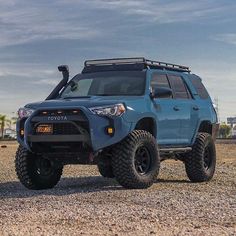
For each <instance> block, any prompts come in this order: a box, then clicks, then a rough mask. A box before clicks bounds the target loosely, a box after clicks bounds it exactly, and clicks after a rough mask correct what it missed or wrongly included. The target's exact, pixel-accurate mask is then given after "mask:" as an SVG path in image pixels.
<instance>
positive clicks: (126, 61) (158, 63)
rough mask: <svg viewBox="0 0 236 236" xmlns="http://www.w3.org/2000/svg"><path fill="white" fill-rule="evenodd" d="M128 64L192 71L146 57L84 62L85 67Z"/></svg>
mask: <svg viewBox="0 0 236 236" xmlns="http://www.w3.org/2000/svg"><path fill="white" fill-rule="evenodd" d="M127 64H143V65H144V66H149V67H151V68H156V69H165V70H173V71H179V72H188V73H190V72H191V71H190V69H189V67H187V66H183V65H177V64H172V63H167V62H161V61H153V60H148V59H145V58H144V57H133V58H113V59H98V60H87V61H85V62H84V66H85V67H89V66H108V65H127Z"/></svg>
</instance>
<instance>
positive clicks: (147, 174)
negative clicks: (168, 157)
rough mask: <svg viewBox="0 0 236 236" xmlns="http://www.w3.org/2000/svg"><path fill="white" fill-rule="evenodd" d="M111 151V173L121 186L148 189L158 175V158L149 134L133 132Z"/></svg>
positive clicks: (156, 149) (154, 142)
mask: <svg viewBox="0 0 236 236" xmlns="http://www.w3.org/2000/svg"><path fill="white" fill-rule="evenodd" d="M113 150H114V151H113V156H112V168H113V173H114V175H115V177H116V179H117V181H118V182H119V183H120V184H121V185H122V186H124V187H126V188H148V187H150V186H151V185H152V184H153V182H154V181H155V180H156V178H157V175H158V173H159V168H160V157H159V152H158V148H157V143H156V140H155V138H154V137H153V136H152V135H151V134H150V133H148V132H147V131H144V130H134V131H133V132H132V133H130V134H129V135H128V136H127V137H126V138H125V139H124V140H123V141H122V142H121V143H119V144H117V145H116V146H115V147H114V149H113Z"/></svg>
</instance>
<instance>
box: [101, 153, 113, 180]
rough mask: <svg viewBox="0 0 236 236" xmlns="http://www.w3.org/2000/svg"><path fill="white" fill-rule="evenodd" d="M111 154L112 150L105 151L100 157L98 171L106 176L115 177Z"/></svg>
mask: <svg viewBox="0 0 236 236" xmlns="http://www.w3.org/2000/svg"><path fill="white" fill-rule="evenodd" d="M111 156H112V153H111V152H110V151H103V152H102V153H101V154H99V157H98V164H97V166H98V171H99V172H100V174H101V175H102V176H103V177H105V178H114V177H115V176H114V174H113V170H112V165H111Z"/></svg>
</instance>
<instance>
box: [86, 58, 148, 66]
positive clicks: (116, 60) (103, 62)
mask: <svg viewBox="0 0 236 236" xmlns="http://www.w3.org/2000/svg"><path fill="white" fill-rule="evenodd" d="M134 63H145V58H143V57H134V58H113V59H98V60H87V61H85V63H84V66H93V65H94V66H95V65H96V66H99V65H112V64H134Z"/></svg>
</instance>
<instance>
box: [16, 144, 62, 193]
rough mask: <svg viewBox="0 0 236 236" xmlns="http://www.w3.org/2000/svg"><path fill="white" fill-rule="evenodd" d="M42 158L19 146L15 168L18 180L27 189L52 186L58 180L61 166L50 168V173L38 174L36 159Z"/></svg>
mask: <svg viewBox="0 0 236 236" xmlns="http://www.w3.org/2000/svg"><path fill="white" fill-rule="evenodd" d="M38 158H42V157H40V156H38V155H36V154H34V153H31V152H29V151H28V150H27V149H25V148H24V147H22V146H19V148H18V150H17V152H16V157H15V169H16V174H17V177H18V178H19V180H20V182H21V183H22V184H23V185H24V186H25V187H26V188H28V189H34V190H40V189H49V188H53V187H54V186H55V185H56V184H57V183H58V182H59V180H60V178H61V175H62V171H63V167H60V168H54V167H52V168H51V171H50V174H48V175H42V174H40V172H39V170H38V167H37V165H36V160H38Z"/></svg>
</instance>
